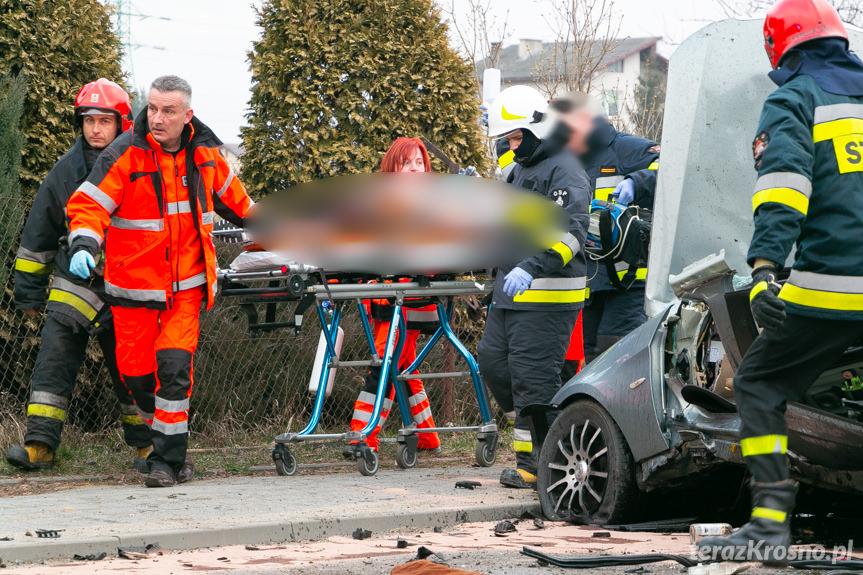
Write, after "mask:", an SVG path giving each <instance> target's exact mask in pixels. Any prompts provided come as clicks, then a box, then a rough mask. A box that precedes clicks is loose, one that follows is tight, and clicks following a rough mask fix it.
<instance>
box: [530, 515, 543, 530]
mask: <svg viewBox="0 0 863 575" xmlns="http://www.w3.org/2000/svg"><path fill="white" fill-rule="evenodd" d="M533 526H534V527H536V528H537V529H545V521H543V520H542V519H540V518H539V517H534V518H533Z"/></svg>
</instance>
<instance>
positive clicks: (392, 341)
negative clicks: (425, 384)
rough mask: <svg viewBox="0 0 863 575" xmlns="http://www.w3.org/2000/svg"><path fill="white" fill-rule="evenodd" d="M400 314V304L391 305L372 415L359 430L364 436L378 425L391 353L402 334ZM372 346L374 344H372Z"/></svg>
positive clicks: (388, 376)
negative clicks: (390, 319) (400, 332)
mask: <svg viewBox="0 0 863 575" xmlns="http://www.w3.org/2000/svg"><path fill="white" fill-rule="evenodd" d="M401 315H402V306H400V305H398V304H396V305H394V306H393V317H392V321H391V322H390V329H389V333H387V344H386V347H385V348H384V356H383V358H382V359H383V363H382V364H381V375H380V379H379V380H378V389H377V393H376V394H375V404H374V406H372V415H371V418H370V419H369V422H368V423H367V424H366V426H365V427H364V428H363V429H362V431H360V433H361V434H362V435H364V436H368V435H369V434H370V433H371V432H372V431H374V429H375V427H377V425H378V420H379V419H380V417H381V411H382V408H383V404H384V397H385V396H386V390H387V383H389V381H390V370H391V369H392V366H393V355H394V352H395V351H397V348H398V349H399V350H400V347H399V346H398V343H399V342H398V340H399V339H401V338H402V337H403V336H399V320H400V318H401ZM402 333H403V332H402ZM372 347H374V346H372Z"/></svg>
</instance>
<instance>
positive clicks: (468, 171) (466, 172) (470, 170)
mask: <svg viewBox="0 0 863 575" xmlns="http://www.w3.org/2000/svg"><path fill="white" fill-rule="evenodd" d="M458 175H459V176H476V175H477V173H476V168H475V167H473V166H468V167H466V168H462V169H460V170H459V171H458Z"/></svg>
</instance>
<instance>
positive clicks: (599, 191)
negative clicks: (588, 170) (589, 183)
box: [594, 188, 616, 202]
mask: <svg viewBox="0 0 863 575" xmlns="http://www.w3.org/2000/svg"><path fill="white" fill-rule="evenodd" d="M615 189H616V188H596V193H595V194H594V197H596V199H597V200H600V201H602V202H607V201H608V197H609V196H610V195H611V192H613V191H614V190H615Z"/></svg>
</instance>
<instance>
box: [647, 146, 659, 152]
mask: <svg viewBox="0 0 863 575" xmlns="http://www.w3.org/2000/svg"><path fill="white" fill-rule="evenodd" d="M647 151H648V152H650V153H651V154H658V153H659V144H656V145H655V146H653V147H651V148H648V150H647Z"/></svg>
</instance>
